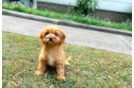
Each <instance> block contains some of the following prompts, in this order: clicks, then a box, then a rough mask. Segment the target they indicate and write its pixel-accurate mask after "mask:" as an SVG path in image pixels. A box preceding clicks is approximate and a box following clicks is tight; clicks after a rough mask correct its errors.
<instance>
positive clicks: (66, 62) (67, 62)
mask: <svg viewBox="0 0 134 88" xmlns="http://www.w3.org/2000/svg"><path fill="white" fill-rule="evenodd" d="M69 60H71V56H70V57H69V58H68V59H67V60H65V65H68V66H70V63H69Z"/></svg>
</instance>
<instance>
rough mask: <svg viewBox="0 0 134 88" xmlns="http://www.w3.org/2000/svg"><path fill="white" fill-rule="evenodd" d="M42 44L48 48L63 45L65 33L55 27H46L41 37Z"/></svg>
mask: <svg viewBox="0 0 134 88" xmlns="http://www.w3.org/2000/svg"><path fill="white" fill-rule="evenodd" d="M39 37H40V40H41V42H42V43H43V44H44V45H46V46H55V45H58V44H63V43H64V41H65V38H66V35H65V34H64V32H63V31H62V30H61V29H59V28H57V27H54V26H47V27H45V28H44V29H43V30H42V31H41V33H40V35H39Z"/></svg>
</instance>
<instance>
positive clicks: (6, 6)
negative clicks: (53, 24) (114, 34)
mask: <svg viewBox="0 0 134 88" xmlns="http://www.w3.org/2000/svg"><path fill="white" fill-rule="evenodd" d="M2 8H4V9H9V10H15V11H19V12H24V13H30V14H34V15H39V16H44V17H49V18H55V19H68V20H70V21H76V22H81V23H86V24H91V25H98V26H104V27H110V28H117V29H122V30H126V31H132V21H126V22H121V23H117V22H107V21H105V20H100V19H96V18H94V17H89V16H87V17H84V16H82V15H80V16H78V15H76V14H67V13H66V14H65V13H58V12H53V11H48V10H39V9H32V8H30V7H24V6H20V5H18V4H15V5H12V4H7V3H3V4H2Z"/></svg>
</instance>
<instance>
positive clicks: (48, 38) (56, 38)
mask: <svg viewBox="0 0 134 88" xmlns="http://www.w3.org/2000/svg"><path fill="white" fill-rule="evenodd" d="M39 37H40V40H41V43H42V44H43V48H42V51H41V53H40V55H39V65H38V67H37V70H36V72H35V74H36V75H41V74H44V72H45V71H46V70H47V66H51V67H56V69H57V70H56V71H57V78H59V79H61V80H64V79H65V76H64V65H67V63H68V61H67V60H65V56H64V51H63V46H62V44H63V43H64V41H65V38H66V35H65V34H64V32H63V31H62V30H61V29H59V28H57V27H54V26H47V27H46V28H44V29H43V30H42V31H41V33H40V35H39Z"/></svg>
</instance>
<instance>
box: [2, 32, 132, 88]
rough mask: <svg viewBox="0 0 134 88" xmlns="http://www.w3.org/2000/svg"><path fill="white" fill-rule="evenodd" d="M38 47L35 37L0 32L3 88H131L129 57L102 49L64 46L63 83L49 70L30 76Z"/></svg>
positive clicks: (39, 44) (130, 62) (53, 70)
mask: <svg viewBox="0 0 134 88" xmlns="http://www.w3.org/2000/svg"><path fill="white" fill-rule="evenodd" d="M41 48H42V44H41V43H40V40H39V39H38V38H34V37H30V36H25V35H20V34H14V33H7V32H2V87H3V88H5V87H6V88H7V87H8V88H15V87H18V88H20V87H21V88H38V87H40V88H116V87H117V88H131V87H132V57H131V56H129V55H123V54H118V53H113V52H107V51H104V50H98V49H92V48H87V47H81V46H75V45H70V44H64V50H65V52H66V54H65V57H66V58H68V57H69V56H72V59H71V61H70V64H71V66H66V67H65V76H66V80H65V81H60V80H58V79H57V78H56V70H55V69H51V68H49V70H47V71H46V72H45V73H44V75H42V76H36V75H35V74H34V72H35V70H36V67H37V65H38V55H39V53H40V50H41Z"/></svg>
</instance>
